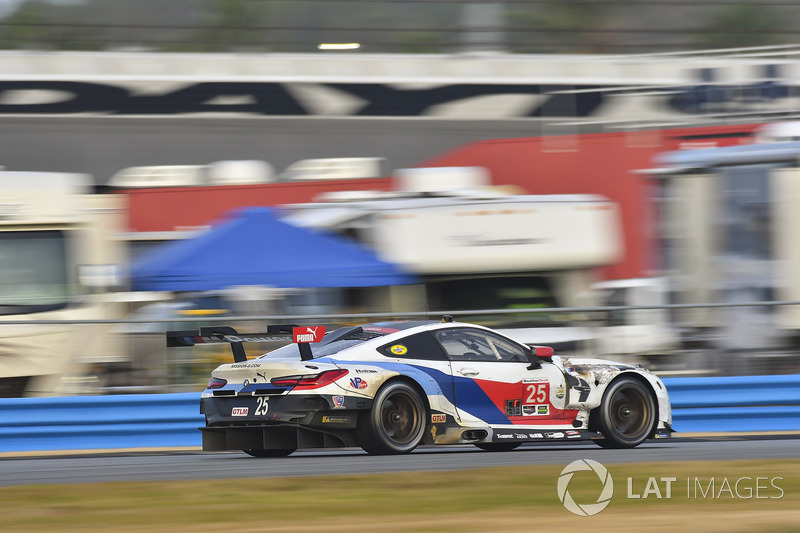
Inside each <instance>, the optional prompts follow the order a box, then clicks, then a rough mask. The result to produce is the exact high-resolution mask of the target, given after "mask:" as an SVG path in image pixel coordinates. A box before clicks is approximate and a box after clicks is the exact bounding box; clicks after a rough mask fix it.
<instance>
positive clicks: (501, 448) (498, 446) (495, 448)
mask: <svg viewBox="0 0 800 533" xmlns="http://www.w3.org/2000/svg"><path fill="white" fill-rule="evenodd" d="M475 446H477V447H478V448H480V449H481V450H485V451H487V452H510V451H511V450H514V449H516V448H519V447H520V446H522V443H521V442H478V443H476V444H475Z"/></svg>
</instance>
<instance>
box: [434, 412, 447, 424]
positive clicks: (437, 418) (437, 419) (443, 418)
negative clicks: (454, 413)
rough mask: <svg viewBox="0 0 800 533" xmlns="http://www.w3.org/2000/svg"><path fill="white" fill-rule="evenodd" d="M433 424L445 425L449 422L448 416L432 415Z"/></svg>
mask: <svg viewBox="0 0 800 533" xmlns="http://www.w3.org/2000/svg"><path fill="white" fill-rule="evenodd" d="M431 422H432V423H434V424H444V423H445V422H447V415H445V414H442V413H433V414H432V415H431Z"/></svg>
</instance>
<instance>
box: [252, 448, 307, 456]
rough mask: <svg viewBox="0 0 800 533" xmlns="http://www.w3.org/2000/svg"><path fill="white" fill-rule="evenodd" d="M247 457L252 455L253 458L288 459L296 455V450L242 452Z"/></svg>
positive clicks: (279, 449)
mask: <svg viewBox="0 0 800 533" xmlns="http://www.w3.org/2000/svg"><path fill="white" fill-rule="evenodd" d="M242 451H243V452H244V453H246V454H247V455H252V456H253V457H286V456H287V455H291V454H292V453H294V451H295V449H294V448H278V449H275V450H258V449H252V450H242Z"/></svg>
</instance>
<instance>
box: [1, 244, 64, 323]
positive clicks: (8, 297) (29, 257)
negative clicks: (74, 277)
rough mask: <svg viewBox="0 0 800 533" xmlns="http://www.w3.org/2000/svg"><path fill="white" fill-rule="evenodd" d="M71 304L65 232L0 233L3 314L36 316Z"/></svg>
mask: <svg viewBox="0 0 800 533" xmlns="http://www.w3.org/2000/svg"><path fill="white" fill-rule="evenodd" d="M69 300H70V283H69V274H68V268H67V245H66V238H65V236H64V232H62V231H57V230H48V231H10V232H0V313H2V314H9V313H34V312H37V311H42V310H48V309H57V308H60V307H65V306H66V305H67V303H68V302H69Z"/></svg>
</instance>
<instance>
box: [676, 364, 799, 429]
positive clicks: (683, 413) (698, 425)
mask: <svg viewBox="0 0 800 533" xmlns="http://www.w3.org/2000/svg"><path fill="white" fill-rule="evenodd" d="M663 381H664V384H665V385H666V386H667V390H668V391H669V399H670V403H671V404H672V417H673V423H674V429H675V430H676V431H678V432H681V433H695V432H701V433H708V432H759V431H798V430H800V374H789V375H777V376H736V377H701V378H691V377H686V378H664V380H663Z"/></svg>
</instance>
